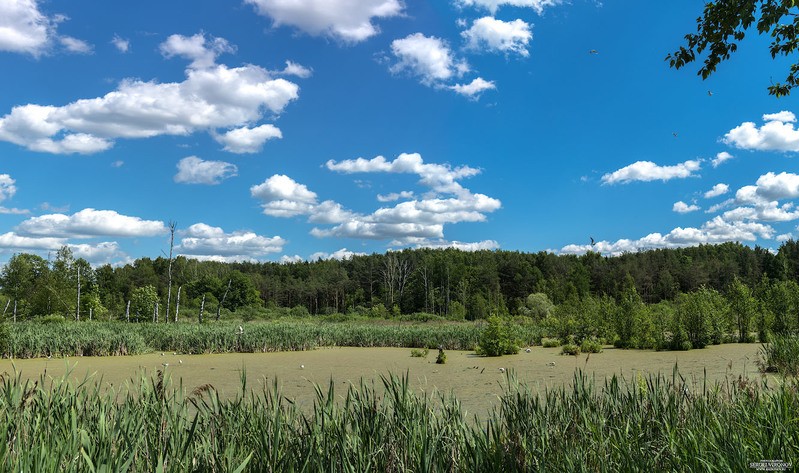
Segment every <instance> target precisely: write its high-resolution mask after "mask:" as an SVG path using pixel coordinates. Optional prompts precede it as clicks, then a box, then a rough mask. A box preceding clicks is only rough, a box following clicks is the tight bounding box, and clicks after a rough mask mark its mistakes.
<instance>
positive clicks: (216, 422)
mask: <svg viewBox="0 0 799 473" xmlns="http://www.w3.org/2000/svg"><path fill="white" fill-rule="evenodd" d="M382 384H383V386H382V387H383V388H384V389H376V388H375V386H373V385H370V384H367V383H365V382H361V383H360V384H359V385H351V386H350V387H349V389H348V390H346V392H344V393H341V395H340V394H339V393H337V392H335V390H334V387H333V386H334V383H333V381H332V380H331V383H330V385H329V386H328V387H327V388H326V389H325V388H323V387H321V386H317V387H316V392H317V396H316V401H315V403H314V405H313V408H312V410H311V411H310V412H309V411H302V410H300V409H299V408H298V407H296V406H295V405H294V404H293V403H292V401H291V400H290V399H286V398H285V397H283V395H282V394H281V392H280V389H279V387H278V383H277V382H275V383H274V384H273V385H272V386H271V387H269V388H265V389H264V390H263V391H262V392H260V393H253V391H252V390H248V389H247V386H246V375H242V390H241V394H240V395H239V396H237V397H236V398H234V399H227V400H226V399H224V398H222V397H221V396H220V395H219V394H218V393H217V392H216V390H215V389H214V388H213V386H210V385H207V386H203V387H201V388H198V389H197V390H195V391H194V392H192V393H186V392H184V389H183V388H182V387H181V386H179V385H178V386H174V385H172V383H171V381H170V377H169V375H168V373H167V374H164V373H163V372H157V373H156V374H155V375H154V376H146V375H144V374H143V375H142V376H141V377H140V378H139V379H137V380H135V381H131V382H130V383H129V384H128V385H127V386H124V387H116V388H112V389H100V387H99V382H91V381H90V380H84V381H83V382H80V383H78V382H73V381H70V380H69V376H65V377H64V378H61V379H56V380H48V379H46V378H45V377H44V376H42V378H41V379H40V380H39V381H37V382H33V383H31V382H29V381H23V380H22V378H21V377H20V376H18V375H16V376H14V375H12V376H7V375H6V376H2V377H0V423H2V428H0V470H2V471H67V472H73V471H74V472H90V471H91V472H94V471H114V472H128V471H130V472H138V471H165V472H199V471H203V472H206V471H207V472H216V471H220V472H221V471H225V472H242V471H259V472H260V471H264V472H289V471H308V472H316V471H325V472H339V471H344V472H365V471H381V472H383V471H386V472H405V471H508V472H512V471H563V472H570V471H590V472H617V471H703V472H704V471H748V470H749V469H750V468H749V467H750V463H751V462H757V461H760V460H782V461H785V462H789V463H792V464H794V465H795V464H796V461H799V426H797V422H796V419H795V417H796V412H798V411H799V396H798V395H797V389H796V386H795V385H787V384H781V385H779V386H777V387H768V386H766V385H764V384H763V385H759V384H755V383H751V382H748V381H746V380H743V379H739V380H737V381H735V382H728V383H725V384H720V385H715V386H713V387H711V388H704V389H702V390H700V391H699V392H693V391H690V390H688V389H687V386H686V384H685V383H684V381H683V380H682V379H681V378H680V377H679V375H678V374H676V372H675V375H674V376H673V377H671V378H668V377H664V376H662V375H661V376H652V377H649V378H646V379H644V378H638V379H635V380H629V381H626V380H624V379H620V378H616V377H614V378H611V379H609V380H607V381H604V382H602V383H599V382H595V381H594V380H591V379H589V378H587V377H586V376H584V375H582V374H580V373H579V372H578V373H576V374H575V378H574V382H573V383H572V386H571V387H568V388H567V387H563V388H560V389H556V390H552V391H548V392H544V393H537V392H531V391H530V390H529V389H528V388H527V387H525V386H523V385H520V384H518V383H517V382H516V381H515V379H514V377H513V375H512V374H509V376H508V378H507V384H506V389H505V394H504V396H503V397H502V399H501V404H500V405H499V406H498V407H497V409H496V410H495V411H494V413H493V414H492V415H491V416H490V417H489V418H488V419H483V420H480V419H474V418H471V419H470V418H466V416H465V414H464V413H463V411H462V409H461V408H460V405H459V403H458V401H457V399H456V398H454V397H447V396H424V395H419V394H416V393H415V392H414V391H413V390H412V389H411V387H410V385H409V382H408V379H407V376H405V377H398V376H393V375H389V376H386V377H383V378H382Z"/></svg>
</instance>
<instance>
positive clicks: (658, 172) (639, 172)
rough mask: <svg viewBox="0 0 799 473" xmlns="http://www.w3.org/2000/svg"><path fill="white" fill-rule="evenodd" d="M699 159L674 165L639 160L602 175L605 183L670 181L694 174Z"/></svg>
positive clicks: (698, 167) (698, 165) (697, 168)
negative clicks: (661, 164)
mask: <svg viewBox="0 0 799 473" xmlns="http://www.w3.org/2000/svg"><path fill="white" fill-rule="evenodd" d="M699 169H700V162H699V161H685V162H684V163H680V164H676V165H674V166H658V165H657V164H655V163H653V162H651V161H638V162H635V163H633V164H630V165H629V166H625V167H623V168H621V169H619V170H617V171H613V172H612V173H608V174H605V175H604V176H602V183H603V184H627V183H629V182H635V181H644V182H647V181H658V180H660V181H664V182H665V181H668V180H670V179H682V178H686V177H691V176H694V175H695V174H694V172H695V171H698V170H699Z"/></svg>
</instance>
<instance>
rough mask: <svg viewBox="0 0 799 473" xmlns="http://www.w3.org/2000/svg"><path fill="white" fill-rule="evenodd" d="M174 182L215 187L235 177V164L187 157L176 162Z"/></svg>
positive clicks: (236, 169)
mask: <svg viewBox="0 0 799 473" xmlns="http://www.w3.org/2000/svg"><path fill="white" fill-rule="evenodd" d="M177 167H178V173H177V174H175V177H174V179H175V182H179V183H181V184H207V185H216V184H219V183H220V182H222V181H224V180H225V179H227V178H230V177H233V176H236V175H237V173H238V168H237V167H236V165H235V164H231V163H226V162H224V161H204V160H202V159H200V158H198V157H197V156H189V157H186V158H183V159H181V160H180V161H178V166H177Z"/></svg>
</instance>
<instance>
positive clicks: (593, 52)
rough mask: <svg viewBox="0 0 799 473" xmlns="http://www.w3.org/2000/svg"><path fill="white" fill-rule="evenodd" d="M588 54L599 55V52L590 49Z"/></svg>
mask: <svg viewBox="0 0 799 473" xmlns="http://www.w3.org/2000/svg"><path fill="white" fill-rule="evenodd" d="M588 54H599V51H597V50H596V49H590V50H589V51H588Z"/></svg>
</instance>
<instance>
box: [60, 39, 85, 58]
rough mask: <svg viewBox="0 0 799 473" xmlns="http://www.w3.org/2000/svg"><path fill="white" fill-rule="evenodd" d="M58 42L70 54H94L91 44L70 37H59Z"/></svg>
mask: <svg viewBox="0 0 799 473" xmlns="http://www.w3.org/2000/svg"><path fill="white" fill-rule="evenodd" d="M58 41H59V42H60V43H61V45H62V46H64V47H65V48H66V50H67V51H69V52H71V53H76V54H91V53H93V52H94V47H93V46H92V45H91V44H89V43H87V42H86V41H83V40H80V39H77V38H73V37H71V36H61V37H60V38H58Z"/></svg>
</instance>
